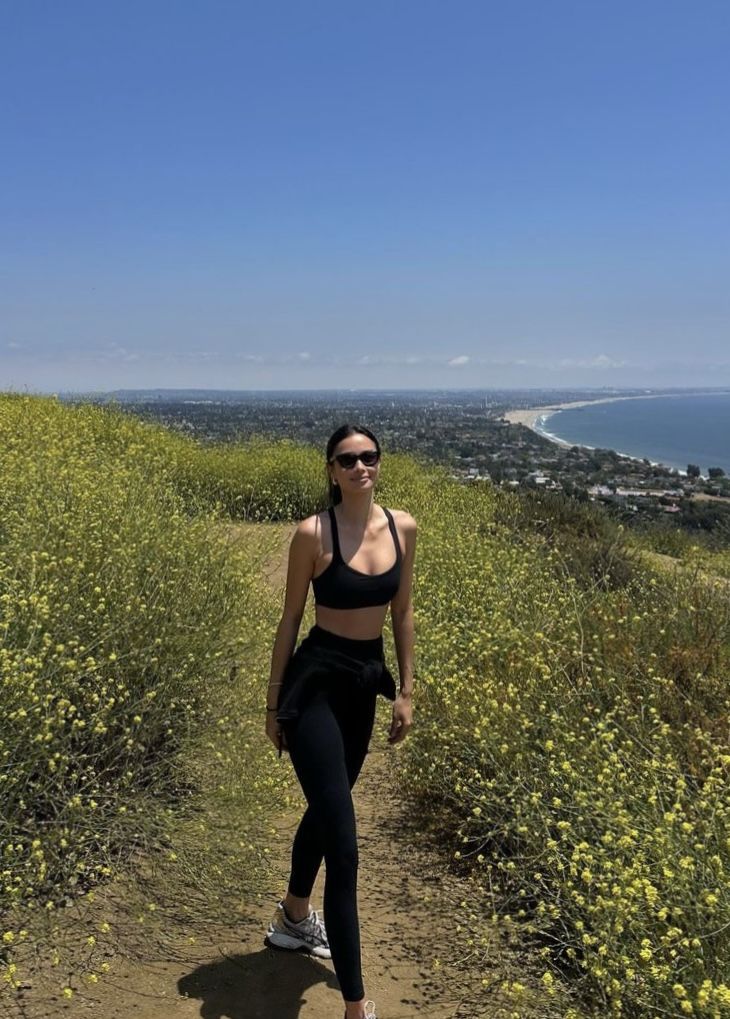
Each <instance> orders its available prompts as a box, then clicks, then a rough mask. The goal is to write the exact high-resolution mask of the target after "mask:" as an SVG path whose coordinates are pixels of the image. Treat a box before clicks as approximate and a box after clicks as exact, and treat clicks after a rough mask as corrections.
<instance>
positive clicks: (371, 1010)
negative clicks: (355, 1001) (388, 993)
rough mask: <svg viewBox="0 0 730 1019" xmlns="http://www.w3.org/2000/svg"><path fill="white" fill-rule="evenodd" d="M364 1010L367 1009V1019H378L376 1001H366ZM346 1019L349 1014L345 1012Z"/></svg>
mask: <svg viewBox="0 0 730 1019" xmlns="http://www.w3.org/2000/svg"><path fill="white" fill-rule="evenodd" d="M363 1008H364V1009H365V1019H378V1017H377V1016H376V1014H375V1002H374V1001H366V1002H365V1004H364V1006H363ZM345 1019H347V1012H345Z"/></svg>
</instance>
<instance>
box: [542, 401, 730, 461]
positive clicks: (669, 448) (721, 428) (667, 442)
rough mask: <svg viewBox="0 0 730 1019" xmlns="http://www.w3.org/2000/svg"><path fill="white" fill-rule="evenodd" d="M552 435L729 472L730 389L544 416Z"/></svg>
mask: <svg viewBox="0 0 730 1019" xmlns="http://www.w3.org/2000/svg"><path fill="white" fill-rule="evenodd" d="M535 427H536V429H537V430H538V431H540V432H542V433H543V434H545V435H548V436H554V437H555V438H558V439H563V440H564V441H565V442H570V443H574V444H576V445H580V446H591V447H593V448H601V449H613V450H615V451H616V452H617V453H624V454H626V455H628V456H634V457H639V458H644V457H646V458H647V459H648V460H651V461H652V463H661V464H664V465H665V466H666V467H676V468H678V469H679V470H681V471H686V470H687V464H689V463H692V464H698V465H699V468H700V471H701V472H702V474H703V475H707V469H708V467H722V468H723V469H724V471H725V472H726V473H727V474H730V393H712V394H707V395H695V396H684V395H682V396H680V395H672V396H658V397H649V398H644V397H637V398H636V399H630V400H615V401H613V402H611V403H596V404H592V405H590V406H585V407H573V408H567V409H565V410H559V411H553V412H550V413H547V414H543V415H541V417H540V418H538V420H537V422H536V424H535Z"/></svg>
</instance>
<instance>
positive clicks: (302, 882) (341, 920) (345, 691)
mask: <svg viewBox="0 0 730 1019" xmlns="http://www.w3.org/2000/svg"><path fill="white" fill-rule="evenodd" d="M339 641H341V642H342V643H341V647H342V649H343V650H346V651H347V653H348V654H352V655H355V656H357V657H362V658H363V659H364V658H367V657H369V656H372V654H373V648H376V649H377V648H378V643H377V642H376V641H372V640H353V639H350V638H345V637H342V638H339ZM380 646H381V647H382V645H380ZM348 680H349V677H347V676H343V677H342V682H339V678H338V681H337V682H333V683H330V684H328V686H327V688H326V689H320V690H318V691H317V692H316V693H315V694H314V695H313V696H312V697H311V699H310V700H309V701H308V702H307V703H306V704H305V705H304V706H303V708H302V711H301V714H300V716H299V717H298V718H297V719H296V720H294V721H286V722H283V723H282V727H283V728H284V734H285V736H286V742H287V746H288V749H289V754H290V757H291V761H292V765H293V766H294V770H295V772H296V775H297V778H298V779H299V782H300V783H301V786H302V790H303V792H304V795H305V797H306V799H307V804H308V806H307V809H306V810H305V812H304V815H303V817H302V820H301V821H300V823H299V828H298V829H297V833H296V835H295V837H294V844H293V846H292V857H291V878H290V880H289V891H290V893H291V894H292V895H295V896H297V897H301V898H308V897H309V895H310V893H311V891H312V888H313V886H314V881H315V878H316V877H317V873H318V871H319V868H320V865H321V863H322V858H323V857H324V861H325V871H326V872H325V883H324V914H325V921H326V924H327V937H328V940H329V944H330V951H331V952H332V963H333V965H334V969H335V973H336V975H337V979H338V980H339V983H340V989H341V991H342V996H343V998H344V999H345V1001H360V999H361V998H363V997H364V994H365V991H364V988H363V983H362V967H361V958H360V929H359V923H358V914H357V869H358V848H357V832H356V825H355V811H354V809H353V803H352V795H351V789H352V787H353V786H354V784H355V781H356V779H357V777H358V775H359V774H360V769H361V768H362V765H363V762H364V760H365V755H366V754H367V752H368V744H369V742H370V737H371V735H372V731H373V723H374V720H375V700H376V694H375V692H374V691H372V690H371V691H370V692H368V693H363V692H360V691H358V690H357V689H356V688H355V687H354V686H353V684H352V682H348Z"/></svg>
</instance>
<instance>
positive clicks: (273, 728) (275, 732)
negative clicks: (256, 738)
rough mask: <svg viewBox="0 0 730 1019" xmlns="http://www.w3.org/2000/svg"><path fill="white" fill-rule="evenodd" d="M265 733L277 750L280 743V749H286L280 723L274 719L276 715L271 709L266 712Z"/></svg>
mask: <svg viewBox="0 0 730 1019" xmlns="http://www.w3.org/2000/svg"><path fill="white" fill-rule="evenodd" d="M266 735H267V736H268V737H269V739H270V740H271V742H272V743H273V744H274V746H275V747H276V749H277V751H278V750H279V746H280V745H281V748H282V750H286V749H287V745H286V737H285V736H284V732H283V730H282V728H281V725H280V724H279V722H277V721H276V715H275V714H274V712H273V711H267V712H266ZM279 740H281V743H280V742H279Z"/></svg>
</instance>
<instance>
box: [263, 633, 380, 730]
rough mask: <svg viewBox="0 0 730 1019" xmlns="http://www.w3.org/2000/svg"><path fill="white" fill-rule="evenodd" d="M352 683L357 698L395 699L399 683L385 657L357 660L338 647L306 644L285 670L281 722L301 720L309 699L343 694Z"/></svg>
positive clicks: (280, 701) (290, 660)
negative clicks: (323, 694)
mask: <svg viewBox="0 0 730 1019" xmlns="http://www.w3.org/2000/svg"><path fill="white" fill-rule="evenodd" d="M350 684H352V687H353V689H352V692H353V693H354V694H356V695H358V694H362V695H370V694H382V695H383V696H384V697H387V698H388V700H391V701H394V700H395V680H394V679H393V676H392V675H391V672H390V670H389V669H388V667H387V665H386V664H385V660H384V659H383V658H382V657H371V658H366V659H362V658H357V657H355V656H354V655H350V654H347V652H345V651H342V650H340V649H338V648H333V647H327V646H324V645H322V644H319V643H307V642H306V641H304V642H302V644H300V646H299V647H298V648H297V650H296V651H295V653H294V654H293V655H292V657H291V658H290V659H289V662H288V663H287V666H286V668H285V670H284V675H283V677H282V682H281V686H280V687H279V699H278V703H277V708H278V710H277V713H276V720H277V722H289V721H292V720H293V719H296V718H298V717H299V714H300V711H301V710H302V708H303V706H304V704H305V703H306V702H307V701H308V700H309V698H310V697H311V696H312V695H313V694H314V693H315V692H316V691H317V690H321V689H323V688H327V689H333V690H335V689H336V690H337V691H338V692H339V691H342V690H343V688H345V689H346V688H347V687H349V685H350Z"/></svg>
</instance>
